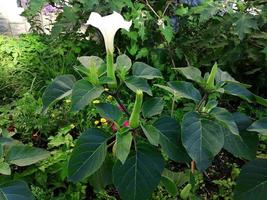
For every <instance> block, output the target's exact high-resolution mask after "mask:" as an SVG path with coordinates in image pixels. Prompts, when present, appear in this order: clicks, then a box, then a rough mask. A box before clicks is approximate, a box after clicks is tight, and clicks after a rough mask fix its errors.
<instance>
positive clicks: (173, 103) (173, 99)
mask: <svg viewBox="0 0 267 200" xmlns="http://www.w3.org/2000/svg"><path fill="white" fill-rule="evenodd" d="M174 106H175V96H173V98H172V110H171V117H173V112H174Z"/></svg>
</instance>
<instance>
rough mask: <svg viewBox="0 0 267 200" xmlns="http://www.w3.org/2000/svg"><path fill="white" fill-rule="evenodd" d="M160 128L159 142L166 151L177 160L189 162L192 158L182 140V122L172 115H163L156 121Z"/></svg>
mask: <svg viewBox="0 0 267 200" xmlns="http://www.w3.org/2000/svg"><path fill="white" fill-rule="evenodd" d="M154 127H156V128H157V129H158V130H159V133H160V137H159V144H160V146H161V148H162V150H163V152H164V153H166V154H167V156H168V157H169V158H170V159H171V160H174V161H176V162H189V161H190V158H189V156H188V154H187V153H186V151H185V148H184V147H183V144H182V141H181V127H180V124H179V123H178V122H177V121H176V120H175V119H173V118H171V117H162V118H160V119H159V120H157V121H156V122H155V123H154Z"/></svg>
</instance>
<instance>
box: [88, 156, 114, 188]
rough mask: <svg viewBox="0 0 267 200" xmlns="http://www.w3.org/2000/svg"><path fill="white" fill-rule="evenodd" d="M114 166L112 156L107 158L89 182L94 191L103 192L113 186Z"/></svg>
mask: <svg viewBox="0 0 267 200" xmlns="http://www.w3.org/2000/svg"><path fill="white" fill-rule="evenodd" d="M113 165H114V162H113V159H112V157H111V156H107V157H106V160H105V161H104V163H103V164H102V166H101V167H100V169H99V170H97V171H96V172H95V173H94V174H93V175H92V176H91V177H90V178H89V182H90V184H91V185H92V186H93V187H94V190H96V191H101V190H103V189H105V187H106V186H108V185H111V184H112V167H113Z"/></svg>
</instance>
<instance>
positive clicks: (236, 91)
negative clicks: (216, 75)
mask: <svg viewBox="0 0 267 200" xmlns="http://www.w3.org/2000/svg"><path fill="white" fill-rule="evenodd" d="M223 89H224V92H225V93H226V94H230V95H233V96H238V97H240V98H241V99H244V100H246V101H248V102H249V103H252V102H253V101H255V97H254V95H253V94H252V93H251V92H250V91H249V90H247V89H246V88H245V87H243V86H241V85H240V84H237V83H227V84H226V85H225V86H224V87H223Z"/></svg>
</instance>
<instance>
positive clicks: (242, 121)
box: [233, 112, 252, 132]
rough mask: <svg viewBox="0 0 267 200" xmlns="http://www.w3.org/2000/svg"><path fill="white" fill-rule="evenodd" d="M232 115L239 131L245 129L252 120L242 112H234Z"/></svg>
mask: <svg viewBox="0 0 267 200" xmlns="http://www.w3.org/2000/svg"><path fill="white" fill-rule="evenodd" d="M233 117H234V120H235V123H236V125H237V127H238V129H239V132H240V131H244V130H246V129H247V128H248V127H249V126H250V125H251V124H252V120H251V119H250V118H249V117H248V116H247V115H245V114H244V113H239V112H235V113H233Z"/></svg>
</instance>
